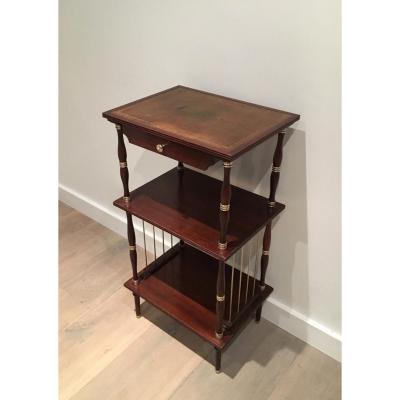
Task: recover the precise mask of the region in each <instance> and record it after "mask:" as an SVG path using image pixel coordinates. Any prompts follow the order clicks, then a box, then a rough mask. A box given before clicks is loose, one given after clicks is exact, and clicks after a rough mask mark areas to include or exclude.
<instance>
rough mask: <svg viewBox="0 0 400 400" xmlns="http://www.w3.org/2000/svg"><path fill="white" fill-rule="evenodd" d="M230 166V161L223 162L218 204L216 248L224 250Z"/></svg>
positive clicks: (228, 207)
mask: <svg viewBox="0 0 400 400" xmlns="http://www.w3.org/2000/svg"><path fill="white" fill-rule="evenodd" d="M231 168H232V163H231V162H224V181H223V182H222V187H221V202H220V205H219V210H220V211H219V223H220V235H219V242H218V248H219V249H220V250H225V249H226V247H227V245H228V243H227V240H226V233H227V230H228V223H229V209H230V202H231V184H230V174H231Z"/></svg>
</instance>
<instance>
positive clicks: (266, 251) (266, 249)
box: [256, 222, 271, 322]
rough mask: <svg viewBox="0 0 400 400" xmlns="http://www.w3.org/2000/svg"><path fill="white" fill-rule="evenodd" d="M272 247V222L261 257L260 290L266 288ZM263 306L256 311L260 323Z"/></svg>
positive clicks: (266, 228)
mask: <svg viewBox="0 0 400 400" xmlns="http://www.w3.org/2000/svg"><path fill="white" fill-rule="evenodd" d="M270 246H271V222H268V224H267V226H266V227H265V232H264V237H263V252H262V256H261V274H260V289H261V290H264V288H265V274H266V272H267V268H268V261H269V248H270ZM261 311H262V305H261V306H260V307H259V308H258V309H257V311H256V322H258V321H260V318H261Z"/></svg>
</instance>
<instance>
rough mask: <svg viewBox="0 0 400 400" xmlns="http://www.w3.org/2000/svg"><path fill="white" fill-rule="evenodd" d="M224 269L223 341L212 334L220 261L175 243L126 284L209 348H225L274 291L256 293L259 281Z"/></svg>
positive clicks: (270, 289) (267, 290) (215, 322)
mask: <svg viewBox="0 0 400 400" xmlns="http://www.w3.org/2000/svg"><path fill="white" fill-rule="evenodd" d="M225 268H226V269H225V281H226V282H225V314H224V326H225V334H224V336H223V338H222V339H218V338H216V336H215V327H216V324H217V316H216V312H215V306H216V282H217V273H218V261H217V260H215V259H213V258H211V257H210V256H208V255H206V254H204V253H202V252H200V251H198V250H196V249H194V248H193V247H190V246H188V245H180V244H177V245H176V246H174V247H173V248H172V249H170V250H169V251H168V252H167V253H165V254H164V255H163V256H161V257H160V258H158V259H157V260H155V261H154V262H153V263H152V264H150V265H149V266H148V267H146V268H145V269H144V270H142V271H141V272H140V273H139V279H140V281H139V283H138V284H137V285H136V286H135V285H134V284H133V280H132V279H130V280H128V281H127V282H126V283H125V286H126V287H127V288H128V289H129V290H131V291H132V292H133V293H134V294H136V295H138V296H140V297H142V298H144V299H145V300H147V301H148V302H149V303H151V304H153V305H154V306H155V307H157V308H158V309H160V310H161V311H163V312H165V313H166V314H168V315H169V316H171V317H172V318H174V319H175V320H177V321H178V322H180V323H181V324H182V325H184V326H185V327H187V328H188V329H190V330H192V331H193V332H195V333H196V334H198V335H199V336H200V337H202V338H203V339H204V340H206V341H208V342H209V343H211V344H212V345H213V346H215V347H217V348H218V349H223V348H224V347H225V346H226V345H227V344H228V343H229V342H230V341H231V340H232V339H233V337H234V336H235V335H236V334H237V333H238V332H239V331H240V328H241V327H242V326H243V324H244V322H245V321H246V320H247V319H248V318H249V317H250V316H251V315H253V314H254V312H255V310H256V309H257V308H258V307H259V306H260V305H261V304H262V303H263V301H264V300H265V299H266V298H267V297H268V296H269V295H270V294H271V292H272V291H273V289H272V287H271V286H265V288H264V289H260V282H259V281H258V280H256V281H254V279H253V278H252V277H251V276H248V275H246V274H245V273H242V274H241V273H240V271H238V270H236V269H234V268H232V267H231V266H229V265H228V264H226V265H225ZM232 273H233V277H232ZM232 283H233V285H232ZM231 286H232V287H231ZM239 288H240V290H239ZM231 289H232V290H231Z"/></svg>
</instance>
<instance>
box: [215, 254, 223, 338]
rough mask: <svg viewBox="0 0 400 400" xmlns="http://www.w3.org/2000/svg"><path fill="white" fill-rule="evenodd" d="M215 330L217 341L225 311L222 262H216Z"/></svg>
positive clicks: (219, 336)
mask: <svg viewBox="0 0 400 400" xmlns="http://www.w3.org/2000/svg"><path fill="white" fill-rule="evenodd" d="M216 297H217V302H216V303H217V304H216V311H217V328H216V330H215V336H216V337H217V338H218V339H222V337H223V335H224V333H223V319H224V311H225V263H224V262H223V261H219V262H218V278H217V296H216Z"/></svg>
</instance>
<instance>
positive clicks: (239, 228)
mask: <svg viewBox="0 0 400 400" xmlns="http://www.w3.org/2000/svg"><path fill="white" fill-rule="evenodd" d="M220 189H221V181H219V180H217V179H214V178H210V177H208V176H206V175H203V174H201V173H199V172H196V171H193V170H190V169H188V168H184V169H183V170H182V171H178V170H177V168H174V169H172V170H170V171H168V172H166V173H165V174H163V175H161V176H159V177H157V178H155V179H154V180H152V181H150V182H148V183H146V184H145V185H143V186H141V187H140V188H138V189H136V190H134V191H132V192H131V194H130V197H131V201H130V202H129V204H127V203H125V202H124V201H123V199H122V198H119V199H117V200H116V201H115V202H114V205H115V206H116V207H118V208H121V209H122V210H124V211H127V212H129V213H131V214H133V215H135V216H137V217H139V218H141V219H143V220H145V221H146V222H149V223H151V224H153V225H155V226H157V227H158V228H160V229H163V230H165V231H166V232H169V233H171V234H172V235H174V236H175V237H177V238H179V239H182V240H183V241H184V242H185V243H188V244H190V245H191V246H193V247H195V248H197V249H199V250H201V251H204V252H205V253H207V254H209V255H210V256H212V257H214V258H216V259H219V260H221V261H226V260H227V259H228V258H229V257H230V256H231V255H232V254H233V253H234V252H236V251H237V250H238V249H239V248H240V247H241V246H242V245H244V244H245V243H246V242H247V241H248V240H249V239H250V238H251V237H253V236H254V234H256V233H257V232H258V231H259V230H260V229H262V228H263V226H265V225H266V223H267V222H268V221H271V220H272V219H273V218H275V217H276V216H277V215H278V214H279V213H280V212H281V211H282V210H283V209H284V208H285V206H284V205H283V204H281V203H276V206H275V207H274V208H269V207H268V200H267V199H266V198H264V197H262V196H259V195H257V194H254V193H251V192H248V191H246V190H244V189H241V188H238V187H236V186H231V190H232V196H231V209H230V220H229V226H228V231H227V242H228V246H227V248H226V249H225V250H220V249H219V248H218V241H219V236H220V224H219V218H218V217H219V208H218V204H219V201H220Z"/></svg>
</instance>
